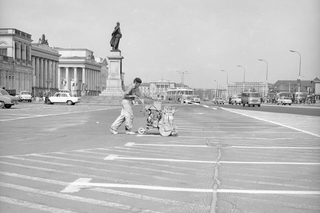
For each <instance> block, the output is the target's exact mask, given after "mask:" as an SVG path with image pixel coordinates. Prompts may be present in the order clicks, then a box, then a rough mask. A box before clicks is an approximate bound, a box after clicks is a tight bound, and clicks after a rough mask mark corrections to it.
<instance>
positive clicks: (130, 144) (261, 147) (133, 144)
mask: <svg viewBox="0 0 320 213" xmlns="http://www.w3.org/2000/svg"><path fill="white" fill-rule="evenodd" d="M124 146H128V147H130V146H160V147H161V146H163V147H172V146H173V147H192V148H208V147H220V148H238V149H320V146H314V147H312V146H311V147H302V146H228V145H221V146H219V145H217V146H214V145H210V146H208V145H196V144H194V145H188V144H147V143H145V144H142V143H140V144H139V143H135V142H128V143H126V144H125V145H124Z"/></svg>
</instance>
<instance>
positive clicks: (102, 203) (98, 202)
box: [0, 182, 159, 213]
mask: <svg viewBox="0 0 320 213" xmlns="http://www.w3.org/2000/svg"><path fill="white" fill-rule="evenodd" d="M0 186H2V187H6V188H10V189H16V190H20V191H25V192H28V193H35V194H40V195H45V196H50V197H56V198H60V199H66V200H72V201H78V202H83V203H89V204H93V205H100V206H105V207H111V208H115V209H121V210H126V211H131V212H139V213H140V212H144V213H159V212H157V211H152V210H144V209H140V208H133V206H129V205H123V204H119V203H112V202H107V201H104V200H96V199H92V198H83V197H80V196H74V195H66V194H63V193H57V192H53V191H47V190H39V189H34V188H30V187H25V186H19V185H14V184H10V183H4V182H0Z"/></svg>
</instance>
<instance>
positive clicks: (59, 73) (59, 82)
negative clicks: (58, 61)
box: [57, 67, 62, 89]
mask: <svg viewBox="0 0 320 213" xmlns="http://www.w3.org/2000/svg"><path fill="white" fill-rule="evenodd" d="M57 81H58V89H60V85H61V81H62V79H61V68H60V67H58V79H57Z"/></svg>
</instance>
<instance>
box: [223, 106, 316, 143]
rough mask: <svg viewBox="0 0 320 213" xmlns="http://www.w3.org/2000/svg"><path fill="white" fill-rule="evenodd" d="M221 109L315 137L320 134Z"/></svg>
mask: <svg viewBox="0 0 320 213" xmlns="http://www.w3.org/2000/svg"><path fill="white" fill-rule="evenodd" d="M222 109H224V110H226V111H229V112H233V113H236V114H239V115H243V116H247V117H250V118H254V119H257V120H261V121H265V122H269V123H272V124H276V125H279V126H283V127H286V128H289V129H293V130H296V131H299V132H303V133H306V134H309V135H313V136H316V137H318V138H320V135H318V134H315V133H312V132H309V131H305V130H302V129H298V128H295V127H292V126H288V125H285V124H281V123H278V122H274V121H270V120H266V119H263V118H258V117H255V116H251V115H247V114H244V113H241V112H236V111H233V110H230V109H227V108H222Z"/></svg>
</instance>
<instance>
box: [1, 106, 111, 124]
mask: <svg viewBox="0 0 320 213" xmlns="http://www.w3.org/2000/svg"><path fill="white" fill-rule="evenodd" d="M109 109H114V108H101V109H93V110H85V111H73V112H65V113H57V114H46V115H34V116H29V117H18V118H11V119H2V120H0V122H2V121H16V120H23V119H32V118H43V117H50V116H57V115H68V114H76V113H85V112H94V111H102V110H109Z"/></svg>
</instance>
